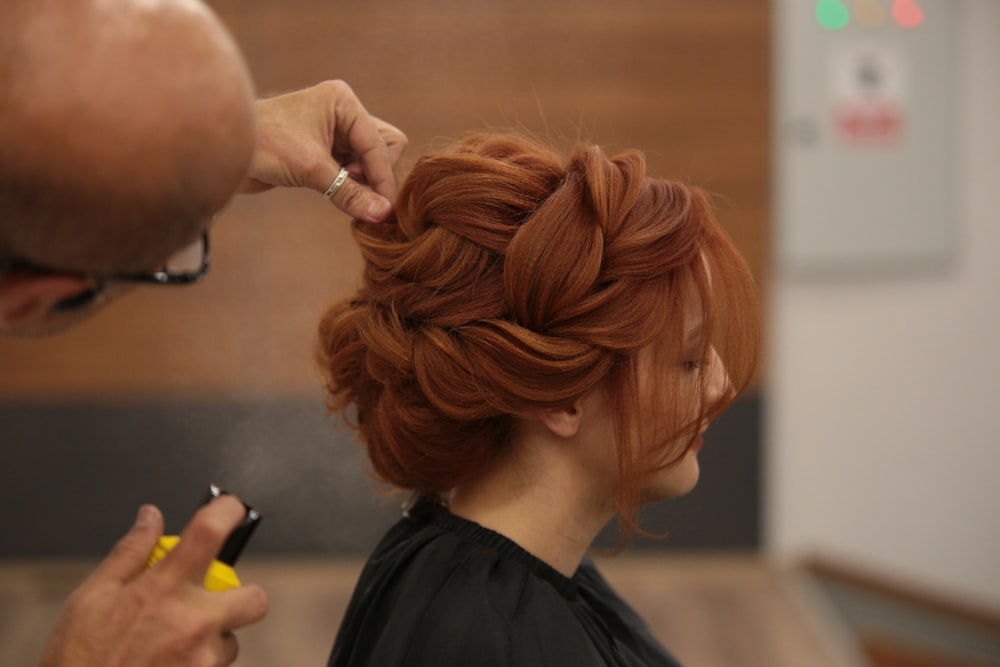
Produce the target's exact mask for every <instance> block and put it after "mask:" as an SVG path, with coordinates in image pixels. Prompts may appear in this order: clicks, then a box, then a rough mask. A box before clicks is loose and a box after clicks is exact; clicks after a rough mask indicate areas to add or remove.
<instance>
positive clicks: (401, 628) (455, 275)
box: [320, 134, 758, 667]
mask: <svg viewBox="0 0 1000 667" xmlns="http://www.w3.org/2000/svg"><path fill="white" fill-rule="evenodd" d="M396 218H397V219H396V223H397V224H387V225H374V224H365V223H360V222H355V227H354V229H355V233H356V237H357V239H358V241H359V243H360V244H361V249H362V253H363V255H364V259H365V281H364V286H363V287H362V288H361V289H360V290H359V291H358V292H357V294H355V295H354V296H353V297H352V298H350V299H348V300H345V301H343V302H340V303H338V304H335V305H334V306H333V307H331V309H330V310H329V311H328V312H327V313H326V315H325V317H324V318H323V321H322V323H321V325H320V360H321V364H322V366H323V368H324V370H325V371H326V373H327V377H328V389H329V393H330V405H331V407H332V409H334V410H336V411H341V412H345V411H348V410H349V409H353V413H352V415H351V416H350V417H349V420H350V422H351V423H352V425H354V426H355V427H356V428H357V429H358V431H359V432H360V435H361V437H362V439H363V440H364V443H365V445H366V447H367V451H368V455H369V457H370V459H371V462H372V465H373V468H374V472H375V474H376V476H377V477H378V478H379V479H380V480H382V481H385V482H387V483H388V484H390V485H392V486H393V487H395V488H398V489H401V490H407V491H411V492H413V493H414V498H416V501H415V503H414V504H413V505H412V506H411V507H410V509H409V510H408V511H407V512H406V514H405V515H404V518H403V519H402V520H401V521H400V522H399V523H398V524H396V525H395V526H394V527H393V528H392V529H391V530H390V531H389V532H388V533H387V534H386V536H385V537H384V538H383V540H382V542H381V543H380V544H379V545H378V547H377V548H376V550H375V552H374V553H373V554H372V556H371V558H370V559H369V561H368V563H367V565H366V567H365V569H364V571H363V573H362V575H361V579H360V581H359V583H358V586H357V588H356V589H355V592H354V597H353V599H352V600H351V603H350V606H349V608H348V610H347V613H346V616H345V618H344V620H343V623H342V625H341V628H340V632H339V634H338V637H337V641H336V644H335V646H334V649H333V654H332V655H331V658H330V663H329V664H330V665H336V666H338V667H340V666H351V667H357V666H361V665H371V666H378V667H394V666H397V665H399V666H402V665H407V666H414V665H416V666H418V667H419V666H423V665H428V666H430V665H434V666H435V667H448V666H452V665H454V666H456V667H457V666H459V665H462V666H466V665H483V666H490V667H492V666H501V665H505V666H506V665H525V666H534V665H572V666H577V665H621V666H625V665H676V664H677V663H676V662H675V661H674V659H673V658H672V657H671V656H670V655H669V653H668V652H667V651H666V650H665V649H664V648H663V647H662V646H660V644H659V643H658V642H657V641H656V640H655V639H654V638H653V636H652V634H651V633H650V631H649V630H648V628H647V627H646V626H645V624H644V623H643V622H642V620H641V619H640V618H639V617H638V616H637V615H636V614H635V612H634V611H633V610H631V609H630V608H629V607H628V605H626V604H625V603H624V602H623V601H622V600H621V599H620V598H619V597H618V596H617V595H615V593H614V592H613V591H612V590H611V588H610V587H609V586H608V584H607V583H606V582H605V581H604V580H603V579H602V578H601V576H600V574H599V573H598V572H597V570H596V568H595V567H594V565H593V563H592V562H591V561H590V559H589V558H588V557H587V555H586V554H587V550H588V548H589V547H590V544H591V542H592V540H593V539H594V538H595V537H596V536H597V534H598V532H599V531H600V530H601V528H602V527H603V526H604V525H605V524H607V523H608V521H609V520H610V519H611V518H613V517H614V516H616V515H617V516H618V518H619V521H620V526H621V529H622V533H621V539H622V540H624V539H625V538H626V537H627V536H628V533H629V532H630V531H632V530H636V529H638V527H637V526H636V523H635V518H636V512H637V509H638V508H639V507H640V506H641V505H642V504H644V503H648V502H653V501H657V500H662V499H667V498H673V497H676V496H679V495H682V494H684V493H686V492H688V491H689V490H690V489H691V488H692V487H693V486H694V485H695V483H696V482H697V480H698V474H699V471H698V461H697V454H698V450H699V449H700V448H701V446H702V444H703V442H702V434H703V433H704V431H705V429H706V428H707V427H708V424H709V422H710V421H711V419H712V418H714V417H715V416H716V415H718V414H719V413H720V412H721V411H722V410H724V409H725V408H726V407H727V406H728V405H729V404H730V403H731V402H732V401H733V400H734V398H735V397H736V396H737V395H738V393H739V392H740V391H742V390H743V389H744V388H746V386H747V384H748V382H749V380H750V376H751V375H752V372H753V368H754V365H755V360H756V355H757V341H758V312H757V306H756V297H755V290H754V286H753V280H752V278H751V276H750V273H749V271H748V269H747V267H746V264H745V262H744V261H743V260H742V258H741V257H740V256H739V254H738V253H737V251H736V250H735V249H734V247H733V246H732V244H731V242H730V241H729V240H728V239H727V238H726V236H725V234H724V233H723V232H722V230H721V229H720V228H719V226H718V225H717V223H716V222H715V221H714V219H713V217H712V214H711V211H710V208H709V205H708V203H707V201H706V197H705V196H704V194H703V193H701V192H700V191H699V190H697V189H694V188H691V187H688V186H685V185H682V184H680V183H676V182H671V181H666V180H657V179H652V178H649V177H647V176H646V173H645V163H644V160H643V157H642V155H641V154H639V153H637V152H628V153H625V154H623V155H620V156H618V157H615V158H614V159H608V158H607V157H606V156H605V155H604V154H603V152H602V151H601V150H600V149H599V148H597V147H595V146H589V145H582V146H579V147H578V148H577V149H576V150H575V152H574V153H573V154H572V155H571V156H570V157H569V158H568V159H563V158H561V157H560V156H559V155H558V154H556V153H555V152H554V151H552V150H550V149H548V148H546V147H543V146H541V145H539V144H537V143H535V142H533V141H530V140H528V139H525V138H523V137H519V136H516V135H508V134H478V135H474V136H471V137H468V138H466V139H465V140H463V141H460V142H458V143H457V144H456V145H454V146H453V147H451V148H449V149H447V150H444V151H442V152H439V153H434V154H430V155H427V156H425V157H424V158H422V159H420V160H419V161H418V162H417V164H416V166H415V167H414V169H413V172H412V173H411V174H410V176H409V177H408V179H407V180H406V182H405V184H404V185H403V187H402V189H401V191H400V195H399V200H398V202H397V213H396Z"/></svg>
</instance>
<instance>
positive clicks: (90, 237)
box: [0, 0, 254, 272]
mask: <svg viewBox="0 0 1000 667" xmlns="http://www.w3.org/2000/svg"><path fill="white" fill-rule="evenodd" d="M0 91H2V92H0V96H2V97H0V257H5V256H6V257H16V258H18V259H22V260H27V261H31V262H34V263H37V264H42V265H46V266H52V267H59V268H66V269H77V270H81V271H87V272H101V271H129V270H148V269H151V268H156V267H157V266H158V264H159V263H160V262H162V261H163V260H165V259H166V258H167V257H168V256H169V255H170V254H171V253H172V252H174V251H176V250H177V249H179V248H181V247H183V246H184V245H186V244H187V243H190V242H191V241H192V240H194V239H195V238H196V237H197V235H198V233H199V232H200V231H201V230H202V229H203V228H204V226H205V225H206V224H207V221H208V219H209V218H210V216H211V215H212V213H214V212H215V211H217V210H218V209H219V208H220V207H221V206H222V205H223V204H224V203H225V202H226V201H227V200H228V199H229V197H230V196H231V195H232V193H233V192H234V190H235V189H236V187H237V186H238V184H239V182H240V180H241V179H242V177H243V176H244V173H245V170H246V168H247V165H248V163H249V160H250V157H251V155H252V152H253V146H254V108H253V86H252V83H251V81H250V77H249V74H248V72H247V70H246V66H245V64H244V62H243V59H242V56H241V55H240V53H239V50H238V48H237V46H236V45H235V43H234V42H233V40H232V38H231V37H230V36H229V34H228V33H227V32H226V30H225V28H224V27H223V26H222V25H221V24H220V23H219V21H218V20H217V19H216V18H215V16H214V15H213V14H212V13H211V12H210V10H208V9H207V8H206V7H205V6H204V5H203V4H202V3H201V2H198V1H197V0H3V5H2V8H0Z"/></svg>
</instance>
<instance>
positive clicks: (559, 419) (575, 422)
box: [537, 400, 583, 438]
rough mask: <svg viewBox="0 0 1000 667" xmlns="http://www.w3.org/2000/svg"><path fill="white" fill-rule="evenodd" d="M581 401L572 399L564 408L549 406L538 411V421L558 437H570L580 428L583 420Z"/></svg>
mask: <svg viewBox="0 0 1000 667" xmlns="http://www.w3.org/2000/svg"><path fill="white" fill-rule="evenodd" d="M582 403H583V402H582V401H579V400H577V401H574V402H573V404H572V405H568V406H566V407H565V408H549V409H547V410H539V411H538V415H537V418H538V421H540V422H541V423H542V424H544V425H545V427H546V428H547V429H549V431H551V432H552V433H553V434H554V435H557V436H559V437H560V438H572V437H573V436H574V435H576V434H577V431H579V430H580V422H581V421H582V420H583V404H582Z"/></svg>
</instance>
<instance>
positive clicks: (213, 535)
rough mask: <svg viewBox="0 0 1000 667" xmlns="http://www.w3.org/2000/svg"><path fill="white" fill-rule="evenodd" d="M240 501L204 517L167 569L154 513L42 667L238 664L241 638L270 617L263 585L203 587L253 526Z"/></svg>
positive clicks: (100, 577) (69, 618) (142, 519)
mask: <svg viewBox="0 0 1000 667" xmlns="http://www.w3.org/2000/svg"><path fill="white" fill-rule="evenodd" d="M243 515H244V508H243V505H242V504H241V503H240V502H239V501H238V500H237V499H236V498H234V497H232V496H223V497H221V498H217V499H215V500H213V501H212V502H211V503H210V504H209V505H206V506H204V507H202V508H201V509H199V510H198V512H197V513H196V514H195V515H194V517H192V519H191V522H190V523H189V524H188V525H187V527H186V528H185V529H184V532H183V533H182V534H181V540H180V542H179V543H178V544H177V546H176V547H174V549H173V550H171V551H170V553H168V554H167V555H166V556H165V557H164V559H163V560H162V561H160V562H159V563H157V564H156V565H155V566H154V567H152V568H149V569H147V568H146V562H147V559H148V558H149V555H150V553H151V552H152V551H153V547H154V545H155V544H156V542H157V540H158V539H159V537H160V535H161V534H162V532H163V516H162V515H161V514H160V512H159V510H157V509H156V508H155V507H153V506H151V505H147V506H144V507H143V508H142V509H141V510H139V516H138V518H137V520H136V523H135V526H133V528H132V530H131V531H129V533H128V534H127V535H125V537H123V538H122V539H121V541H119V542H118V544H117V545H116V546H115V548H114V549H113V550H112V552H111V554H110V555H108V557H107V558H106V559H105V560H104V562H103V563H102V564H101V565H100V567H98V569H97V570H96V571H95V572H94V573H93V574H92V575H91V576H90V577H89V578H88V579H87V580H86V581H85V582H84V583H83V584H82V585H81V586H80V587H79V588H78V589H77V590H76V591H75V592H74V593H73V594H72V595H71V596H70V599H69V601H68V602H67V603H66V608H65V610H64V611H63V614H62V618H61V619H60V621H59V625H58V627H57V628H56V632H55V634H54V635H53V636H52V638H51V640H50V641H49V644H48V646H47V647H46V649H45V654H44V656H43V657H42V662H41V665H42V667H175V666H176V667H181V666H182V665H183V666H185V667H222V666H224V665H229V664H232V663H233V661H235V660H236V656H237V653H238V652H239V646H238V644H237V641H236V637H235V635H233V632H232V631H233V630H235V629H237V628H241V627H243V626H246V625H250V624H251V623H256V622H257V621H259V620H260V619H262V618H263V617H264V615H265V614H266V613H267V597H266V596H265V594H264V591H263V590H261V589H260V588H259V587H257V586H242V587H240V588H236V589H233V590H229V591H225V592H223V593H210V592H208V591H206V590H205V589H204V588H203V582H204V579H205V573H206V572H207V570H208V566H209V564H210V563H211V562H212V560H213V559H214V557H215V555H216V554H217V553H218V551H219V549H220V548H221V547H222V544H223V542H225V540H226V537H227V536H228V535H229V533H230V532H231V531H232V530H233V529H234V528H235V527H236V526H237V525H239V523H240V521H241V520H242V519H243Z"/></svg>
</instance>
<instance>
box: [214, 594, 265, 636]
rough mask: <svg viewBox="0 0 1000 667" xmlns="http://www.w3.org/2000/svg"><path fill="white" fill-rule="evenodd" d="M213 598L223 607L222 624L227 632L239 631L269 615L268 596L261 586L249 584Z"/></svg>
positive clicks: (215, 595)
mask: <svg viewBox="0 0 1000 667" xmlns="http://www.w3.org/2000/svg"><path fill="white" fill-rule="evenodd" d="M212 596H213V598H215V599H216V600H218V602H219V603H220V604H221V605H222V606H221V618H220V622H221V625H222V627H223V628H225V629H226V630H239V629H240V628H242V627H246V626H248V625H252V624H254V623H256V622H258V621H260V620H261V619H263V618H264V617H265V616H266V615H267V605H268V603H267V594H266V593H265V592H264V590H263V589H262V588H261V587H260V586H255V585H254V584H247V585H245V586H240V587H239V588H233V589H230V590H228V591H223V592H221V593H213V594H212Z"/></svg>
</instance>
